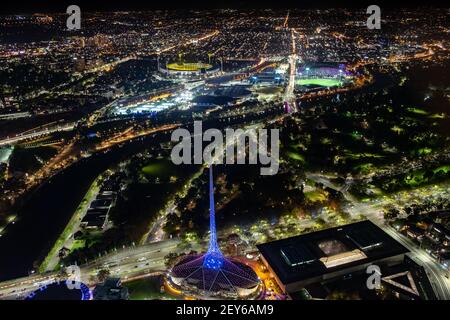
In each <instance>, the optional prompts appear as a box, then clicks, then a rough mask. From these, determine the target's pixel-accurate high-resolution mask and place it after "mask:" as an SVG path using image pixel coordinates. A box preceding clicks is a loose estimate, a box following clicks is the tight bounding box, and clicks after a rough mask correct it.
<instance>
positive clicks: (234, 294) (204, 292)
mask: <svg viewBox="0 0 450 320" xmlns="http://www.w3.org/2000/svg"><path fill="white" fill-rule="evenodd" d="M209 184H210V187H209V188H210V189H209V202H210V222H209V223H210V240H209V247H208V251H207V252H206V253H205V254H200V255H187V256H185V257H183V258H181V259H180V261H178V263H176V264H175V265H174V266H173V268H172V269H171V270H170V272H169V274H168V277H167V280H168V282H167V284H168V285H169V286H170V287H172V288H175V289H176V290H179V291H181V292H182V293H183V294H185V295H187V296H191V297H196V298H199V299H255V298H258V297H259V295H260V293H261V292H262V288H263V284H262V281H261V280H260V279H259V277H258V276H257V275H256V273H255V271H254V270H253V269H252V268H251V267H249V266H247V265H246V264H245V263H243V262H240V261H238V260H237V259H233V258H228V257H225V256H223V254H222V252H221V251H220V249H219V246H218V244H217V236H216V223H215V212H214V191H213V178H212V168H211V167H210V169H209Z"/></svg>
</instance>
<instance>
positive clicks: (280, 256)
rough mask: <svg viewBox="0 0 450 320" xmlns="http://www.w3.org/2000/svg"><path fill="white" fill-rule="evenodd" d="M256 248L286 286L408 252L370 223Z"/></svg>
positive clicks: (354, 224) (319, 232)
mask: <svg viewBox="0 0 450 320" xmlns="http://www.w3.org/2000/svg"><path fill="white" fill-rule="evenodd" d="M257 247H258V249H259V251H260V252H261V254H262V255H263V257H264V258H265V260H266V261H267V262H268V263H269V264H270V266H271V268H272V270H273V271H274V272H275V273H276V274H277V276H278V278H279V279H280V280H281V281H282V282H283V283H292V282H296V281H301V280H304V279H307V278H311V277H316V276H320V275H322V274H326V273H331V272H334V271H338V270H342V269H345V268H348V267H351V266H354V265H358V264H364V263H368V262H373V261H377V260H380V259H384V258H388V257H391V256H396V255H399V254H403V253H407V252H408V250H407V249H406V248H405V247H403V246H402V245H401V244H400V243H398V242H397V241H396V240H394V239H393V238H391V237H390V236H389V235H388V234H387V233H385V232H384V231H383V230H382V229H380V228H379V227H378V226H376V225H375V224H374V223H372V222H370V221H368V220H366V221H361V222H356V223H352V224H348V225H345V226H340V227H336V228H331V229H326V230H321V231H317V232H312V233H308V234H304V235H299V236H295V237H291V238H287V239H282V240H278V241H273V242H268V243H264V244H260V245H258V246H257Z"/></svg>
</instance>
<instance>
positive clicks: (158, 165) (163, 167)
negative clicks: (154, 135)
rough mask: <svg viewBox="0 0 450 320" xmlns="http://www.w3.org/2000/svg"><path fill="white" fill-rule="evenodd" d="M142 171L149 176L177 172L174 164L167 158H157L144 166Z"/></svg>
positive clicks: (161, 175)
mask: <svg viewBox="0 0 450 320" xmlns="http://www.w3.org/2000/svg"><path fill="white" fill-rule="evenodd" d="M142 172H143V173H144V174H145V175H148V176H155V177H169V176H170V175H174V174H175V170H174V168H173V164H172V163H171V162H169V161H167V160H155V161H152V163H149V164H148V165H146V166H145V167H143V168H142Z"/></svg>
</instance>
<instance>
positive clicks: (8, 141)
mask: <svg viewBox="0 0 450 320" xmlns="http://www.w3.org/2000/svg"><path fill="white" fill-rule="evenodd" d="M75 125H76V122H70V123H67V124H63V125H58V126H56V127H54V128H45V129H42V130H39V131H36V132H31V133H28V134H18V135H16V136H14V137H11V138H6V139H3V140H0V146H3V145H8V144H15V143H18V142H20V141H23V140H27V139H33V138H36V137H39V136H42V135H48V134H50V133H53V132H58V131H71V130H73V129H74V128H75Z"/></svg>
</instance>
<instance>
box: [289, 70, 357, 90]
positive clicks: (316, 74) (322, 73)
mask: <svg viewBox="0 0 450 320" xmlns="http://www.w3.org/2000/svg"><path fill="white" fill-rule="evenodd" d="M351 79H352V75H351V74H350V73H349V72H348V71H346V70H345V65H343V64H339V65H338V64H332V63H328V64H326V63H320V64H319V63H305V64H303V65H301V66H300V68H299V69H298V70H297V80H296V83H295V85H296V87H297V88H298V89H300V90H301V91H309V90H320V89H323V88H333V87H342V86H344V85H346V84H348V83H349V82H350V81H351Z"/></svg>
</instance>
